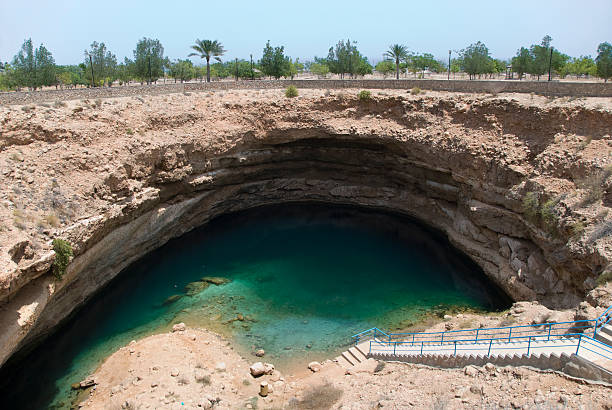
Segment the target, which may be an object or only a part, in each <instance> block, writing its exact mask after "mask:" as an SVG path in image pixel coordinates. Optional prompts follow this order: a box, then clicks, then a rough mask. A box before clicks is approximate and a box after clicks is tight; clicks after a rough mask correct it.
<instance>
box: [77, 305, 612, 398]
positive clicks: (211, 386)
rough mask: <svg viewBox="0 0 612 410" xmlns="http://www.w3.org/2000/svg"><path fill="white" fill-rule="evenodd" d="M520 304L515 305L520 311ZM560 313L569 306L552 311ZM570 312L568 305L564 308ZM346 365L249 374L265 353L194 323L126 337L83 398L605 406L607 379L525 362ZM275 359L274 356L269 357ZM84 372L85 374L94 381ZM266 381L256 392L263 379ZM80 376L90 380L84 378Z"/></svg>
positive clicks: (525, 308)
mask: <svg viewBox="0 0 612 410" xmlns="http://www.w3.org/2000/svg"><path fill="white" fill-rule="evenodd" d="M518 312H521V313H518ZM549 313H550V312H547V309H546V308H544V307H542V306H538V305H532V304H528V303H523V304H518V305H516V306H515V308H513V309H511V310H510V311H509V312H508V313H507V315H503V316H501V317H482V316H477V315H464V314H460V315H458V316H454V317H452V318H447V319H446V320H445V321H444V322H443V323H441V324H440V325H441V326H442V327H444V326H446V327H447V328H457V327H459V326H461V325H462V324H463V323H465V322H466V321H469V322H471V323H474V324H478V323H481V324H483V325H487V326H491V325H499V323H500V321H502V320H504V319H506V320H507V318H508V317H512V318H513V320H515V321H516V323H531V322H532V321H534V320H542V317H543V315H546V314H549ZM558 315H559V316H558V317H557V319H559V318H567V316H568V312H565V314H564V313H559V314H558ZM569 316H571V313H570V314H569ZM370 360H371V363H370V362H364V363H362V364H361V365H359V366H356V367H355V368H353V369H351V370H346V369H345V368H343V367H341V366H340V365H339V364H338V363H336V362H334V361H332V360H328V361H325V362H323V363H322V364H321V366H320V370H319V368H317V367H315V366H316V365H315V366H313V368H315V369H317V371H316V372H313V371H311V370H310V369H309V368H307V364H306V363H304V364H303V366H302V367H301V368H296V369H295V371H294V372H293V374H281V373H280V372H279V371H278V370H276V369H275V370H274V371H272V372H271V373H270V374H264V375H262V376H258V377H254V376H253V375H252V374H251V372H250V371H249V367H250V366H251V365H253V364H254V363H257V362H266V357H265V356H264V357H261V358H259V357H256V356H255V352H253V355H252V356H251V357H247V358H242V357H240V356H239V355H238V354H237V353H236V352H235V351H234V350H233V349H232V347H231V344H230V343H229V342H227V341H226V340H224V339H222V338H221V337H219V336H217V335H214V334H211V333H210V332H207V331H204V330H198V329H189V328H187V329H186V330H183V331H175V332H172V333H166V334H160V335H155V336H150V337H148V338H145V339H143V340H140V341H133V342H132V343H130V344H129V345H128V346H126V347H124V348H122V349H120V350H119V351H117V352H116V353H115V354H113V355H112V356H111V357H110V358H109V359H107V360H106V362H105V363H104V364H103V365H102V366H101V367H100V368H99V369H98V370H97V371H96V373H94V374H93V375H92V376H91V377H90V378H88V380H91V382H95V383H96V384H95V385H94V386H90V387H89V388H87V389H83V390H81V393H80V395H79V396H78V399H77V401H78V402H80V406H81V407H82V408H87V409H106V408H109V406H110V407H114V408H120V407H122V408H187V409H189V408H193V409H197V408H220V409H225V408H227V409H236V408H251V409H254V408H264V409H266V408H289V409H323V408H334V409H372V408H381V407H383V408H391V409H401V408H413V407H414V408H451V409H452V408H473V407H485V408H489V407H492V408H497V407H501V408H565V407H569V408H609V406H610V386H603V385H598V384H589V383H585V382H584V381H582V380H578V379H572V378H570V377H568V376H565V375H563V374H561V373H556V372H546V371H538V370H536V369H531V368H526V367H511V366H505V367H496V366H493V365H490V364H489V365H485V366H483V367H477V366H467V367H465V368H463V369H435V368H431V367H427V366H421V365H411V364H405V363H384V362H376V361H375V360H373V359H370ZM272 364H273V363H272ZM91 382H90V383H91ZM262 382H265V383H267V384H268V386H269V390H270V392H269V394H268V395H267V396H266V397H262V396H260V395H259V392H260V386H261V383H262ZM85 384H87V382H86V383H85Z"/></svg>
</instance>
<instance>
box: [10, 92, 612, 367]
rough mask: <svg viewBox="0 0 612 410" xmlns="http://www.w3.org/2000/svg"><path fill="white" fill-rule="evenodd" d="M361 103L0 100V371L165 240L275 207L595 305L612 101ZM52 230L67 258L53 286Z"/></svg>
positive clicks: (184, 98) (527, 293) (234, 95)
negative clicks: (396, 222)
mask: <svg viewBox="0 0 612 410" xmlns="http://www.w3.org/2000/svg"><path fill="white" fill-rule="evenodd" d="M373 94H374V96H373V98H372V99H371V100H369V101H360V100H359V99H358V98H357V97H356V95H351V94H347V93H346V92H345V93H341V92H336V93H329V92H323V91H320V90H307V91H304V92H302V96H300V97H299V98H297V99H286V98H284V97H283V96H282V92H281V91H266V92H257V91H243V92H239V91H235V92H230V93H225V94H223V93H196V94H190V95H176V94H175V95H169V96H158V97H147V98H146V99H144V98H140V97H138V98H123V99H114V100H104V101H103V100H96V101H93V102H92V101H79V102H70V103H68V104H66V103H56V104H54V105H47V106H25V107H0V123H1V124H2V134H1V136H0V174H1V175H0V179H1V181H2V184H1V188H0V193H1V195H2V200H3V204H4V205H3V206H2V207H0V215H1V216H2V226H1V227H0V228H1V229H0V240H1V241H0V243H1V244H2V248H1V249H0V266H1V267H2V268H1V269H2V270H1V272H0V300H1V303H2V305H3V307H2V311H1V312H0V326H1V327H2V329H3V330H4V329H6V331H3V332H2V334H0V363H2V362H4V361H5V360H6V359H7V358H8V357H9V356H10V355H11V354H12V353H14V352H15V351H16V350H17V349H19V348H20V347H22V346H24V345H27V344H28V343H30V342H32V341H34V340H35V339H36V338H38V337H41V336H43V335H45V334H47V333H48V331H50V330H51V329H53V328H54V327H55V326H56V325H57V324H58V323H59V322H60V321H62V320H63V319H64V318H66V317H67V316H68V315H69V314H70V313H71V312H73V311H74V309H75V308H77V307H78V306H79V305H80V304H82V303H83V302H85V301H86V300H87V298H88V297H90V296H91V295H92V294H93V293H94V292H95V291H96V290H98V289H100V288H101V287H102V286H103V285H104V284H106V283H108V281H110V280H111V279H113V278H114V277H115V276H116V275H117V273H119V272H120V271H121V270H122V269H123V268H125V267H126V266H128V265H129V264H130V263H131V262H133V261H135V260H136V259H138V258H139V257H141V256H143V255H144V254H146V253H148V252H150V251H152V250H154V249H156V248H158V247H159V246H161V245H163V244H164V243H165V242H167V241H168V240H169V239H171V238H174V237H178V236H180V235H181V234H183V233H185V232H187V231H189V230H191V229H193V228H195V227H198V226H200V225H202V224H204V223H206V222H207V221H209V220H210V219H211V218H214V217H215V216H218V215H221V214H224V213H228V212H232V211H237V210H242V209H246V208H250V207H255V206H260V205H265V204H273V203H282V202H288V201H319V202H326V203H340V204H349V205H358V206H366V207H372V208H377V209H381V210H388V211H393V212H401V213H404V214H408V215H411V216H413V217H415V218H418V219H419V220H422V221H424V222H425V223H427V224H429V225H431V226H434V227H436V228H438V229H440V230H442V231H443V232H445V233H446V234H447V235H448V237H449V238H450V240H451V242H452V243H453V244H454V245H455V246H456V247H457V248H459V249H461V250H462V251H463V252H465V253H466V254H467V255H468V256H470V257H471V258H472V259H473V260H474V261H476V262H477V263H478V264H479V265H480V266H481V267H482V268H483V270H484V271H485V273H486V274H487V275H488V276H489V277H490V278H491V279H492V280H494V281H495V282H496V283H497V284H498V285H499V286H500V287H502V288H503V289H504V290H505V291H506V292H507V293H508V294H509V295H510V296H511V297H513V298H514V299H515V300H538V301H540V302H541V303H543V304H545V305H547V306H549V307H552V308H573V307H576V306H578V305H579V303H580V302H581V301H583V300H584V299H585V297H586V295H587V293H589V292H591V293H590V295H591V299H589V301H590V302H591V304H592V305H594V306H596V307H597V305H603V304H605V303H609V299H610V297H609V292H608V290H606V289H607V288H598V289H595V290H594V291H593V290H592V289H593V288H595V286H596V280H597V279H598V277H600V275H602V274H603V275H606V274H607V272H608V263H609V257H610V252H611V248H610V237H609V233H610V232H611V231H612V228H610V226H611V225H612V223H611V219H610V217H609V216H608V206H609V200H610V198H611V197H610V195H609V190H608V189H609V186H610V173H611V170H610V168H609V162H610V157H609V155H610V152H611V146H612V140H611V138H610V135H609V133H610V129H611V126H612V113H611V112H610V109H609V107H607V106H602V105H601V104H602V102H601V101H599V100H596V99H593V100H592V101H591V100H588V101H582V102H568V101H556V102H554V101H552V102H551V101H550V100H547V99H545V98H543V97H535V98H534V97H533V96H532V97H529V96H512V95H507V96H503V97H493V96H471V97H464V96H459V95H453V94H435V93H429V94H428V95H425V96H411V95H409V94H406V93H405V92H400V91H397V92H388V91H387V92H384V93H383V92H374V93H373ZM607 104H609V102H607ZM56 237H60V238H64V239H66V240H68V241H69V242H70V243H71V244H72V246H73V248H74V254H75V257H74V260H73V261H72V262H71V264H70V265H69V268H68V272H67V274H66V275H65V276H64V278H63V279H62V280H61V281H57V280H55V279H54V277H53V276H52V275H51V274H50V266H51V264H52V262H53V258H54V253H53V252H52V251H51V240H52V239H53V238H56ZM236 252H240V250H239V249H236ZM600 283H601V281H600ZM593 295H595V296H593ZM602 295H603V296H602ZM581 309H582V310H584V309H587V310H588V307H585V306H582V308H581Z"/></svg>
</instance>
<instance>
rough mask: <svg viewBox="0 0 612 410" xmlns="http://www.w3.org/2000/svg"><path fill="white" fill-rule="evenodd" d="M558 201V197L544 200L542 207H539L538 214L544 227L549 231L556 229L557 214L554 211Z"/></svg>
mask: <svg viewBox="0 0 612 410" xmlns="http://www.w3.org/2000/svg"><path fill="white" fill-rule="evenodd" d="M558 203H559V200H558V199H549V200H548V201H546V202H544V204H543V205H542V208H541V209H540V216H541V217H542V222H543V223H544V228H545V229H546V230H547V231H548V232H550V233H553V232H555V231H556V230H557V224H558V222H559V216H558V215H557V212H555V206H557V204H558Z"/></svg>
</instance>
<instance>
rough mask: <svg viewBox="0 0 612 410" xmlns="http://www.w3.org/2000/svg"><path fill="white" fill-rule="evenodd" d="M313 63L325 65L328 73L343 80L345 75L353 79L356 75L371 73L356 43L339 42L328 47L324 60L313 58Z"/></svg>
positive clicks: (369, 66)
mask: <svg viewBox="0 0 612 410" xmlns="http://www.w3.org/2000/svg"><path fill="white" fill-rule="evenodd" d="M315 61H316V62H317V63H320V64H325V65H327V66H328V67H329V71H331V72H332V73H334V74H339V75H340V78H344V75H345V74H350V75H351V77H353V76H355V75H356V74H357V75H365V74H368V73H371V72H372V66H371V65H370V63H369V62H368V60H367V58H365V57H363V56H362V55H361V54H360V53H359V50H357V43H356V42H354V41H351V40H346V41H342V40H340V41H339V42H338V43H337V44H336V46H335V47H330V49H329V52H328V54H327V58H326V59H318V58H315Z"/></svg>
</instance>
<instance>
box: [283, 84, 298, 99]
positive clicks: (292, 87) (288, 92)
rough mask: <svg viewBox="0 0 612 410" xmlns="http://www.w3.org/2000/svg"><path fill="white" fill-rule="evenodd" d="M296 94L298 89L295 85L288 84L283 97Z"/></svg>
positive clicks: (295, 95) (291, 96) (290, 96)
mask: <svg viewBox="0 0 612 410" xmlns="http://www.w3.org/2000/svg"><path fill="white" fill-rule="evenodd" d="M297 96H298V89H297V88H296V87H295V85H290V86H289V87H287V89H286V90H285V97H287V98H293V97H297Z"/></svg>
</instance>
